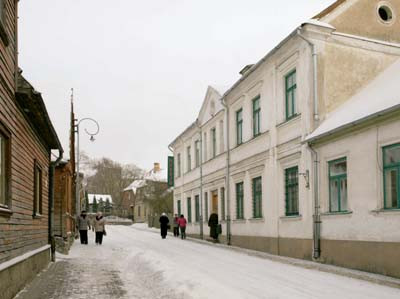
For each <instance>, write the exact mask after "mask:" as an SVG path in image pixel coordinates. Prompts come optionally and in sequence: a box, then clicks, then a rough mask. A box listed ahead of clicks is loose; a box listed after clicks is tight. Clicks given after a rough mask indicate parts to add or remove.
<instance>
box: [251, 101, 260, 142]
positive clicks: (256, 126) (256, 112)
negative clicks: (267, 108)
mask: <svg viewBox="0 0 400 299" xmlns="http://www.w3.org/2000/svg"><path fill="white" fill-rule="evenodd" d="M260 126H261V107H260V96H259V95H258V96H257V97H256V98H254V99H253V137H257V136H258V135H260V133H261V129H260Z"/></svg>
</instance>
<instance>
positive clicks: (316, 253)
mask: <svg viewBox="0 0 400 299" xmlns="http://www.w3.org/2000/svg"><path fill="white" fill-rule="evenodd" d="M308 147H309V149H310V150H311V152H312V153H313V160H314V161H313V162H314V175H313V179H314V215H313V220H314V225H313V232H314V234H313V236H314V238H313V241H314V242H313V243H314V249H313V258H314V259H318V258H319V257H320V256H321V214H320V211H319V208H320V207H319V194H318V186H319V184H318V163H319V160H318V153H317V151H315V150H314V149H313V148H312V146H311V144H310V143H308Z"/></svg>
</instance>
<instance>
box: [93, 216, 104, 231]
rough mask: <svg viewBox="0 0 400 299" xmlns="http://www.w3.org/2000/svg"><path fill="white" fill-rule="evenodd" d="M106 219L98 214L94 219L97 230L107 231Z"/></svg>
mask: <svg viewBox="0 0 400 299" xmlns="http://www.w3.org/2000/svg"><path fill="white" fill-rule="evenodd" d="M105 225H106V220H105V219H104V218H103V216H101V217H100V218H99V217H97V216H96V218H95V219H94V225H93V226H94V230H95V231H96V232H104V231H105Z"/></svg>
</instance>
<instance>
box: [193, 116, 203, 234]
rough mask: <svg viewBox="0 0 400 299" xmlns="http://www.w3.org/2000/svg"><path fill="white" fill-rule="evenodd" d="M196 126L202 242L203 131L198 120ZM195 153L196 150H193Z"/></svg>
mask: <svg viewBox="0 0 400 299" xmlns="http://www.w3.org/2000/svg"><path fill="white" fill-rule="evenodd" d="M196 125H197V127H198V128H199V129H200V145H199V146H200V154H199V155H200V239H201V240H204V227H203V226H204V223H203V150H202V149H203V130H202V129H201V125H200V122H199V119H197V120H196ZM195 151H196V149H195Z"/></svg>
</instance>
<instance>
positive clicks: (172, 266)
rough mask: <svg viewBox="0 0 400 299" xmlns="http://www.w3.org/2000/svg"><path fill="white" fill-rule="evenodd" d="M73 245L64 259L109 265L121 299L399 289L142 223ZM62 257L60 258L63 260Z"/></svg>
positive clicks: (395, 293)
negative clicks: (191, 238)
mask: <svg viewBox="0 0 400 299" xmlns="http://www.w3.org/2000/svg"><path fill="white" fill-rule="evenodd" d="M92 237H94V236H93V234H92V233H91V234H90V238H91V239H90V241H91V242H90V243H89V245H88V246H84V245H81V244H78V242H76V243H75V244H74V246H73V248H72V250H71V252H70V255H69V256H68V259H79V258H95V259H96V262H97V263H99V262H102V261H104V263H107V264H109V265H110V264H111V265H113V267H114V268H115V270H117V271H118V272H119V273H120V274H119V275H120V279H121V280H122V282H123V286H124V289H125V290H126V291H127V298H224V297H228V298H276V299H278V298H282V299H286V298H296V299H303V298H304V299H305V298H307V299H310V298H324V299H325V298H342V299H344V298H351V299H356V298H362V299H367V298H371V299H372V298H385V299H390V298H393V299H394V298H396V299H398V298H400V290H399V289H396V288H390V287H386V286H382V285H377V284H373V283H370V282H366V281H362V280H357V279H353V278H348V277H344V276H339V275H336V274H331V273H325V272H319V271H317V270H313V269H305V268H301V267H296V266H293V265H288V264H283V263H279V262H276V261H271V260H268V259H263V258H259V257H255V256H249V255H246V254H243V253H240V252H236V251H232V250H229V249H226V248H223V247H221V246H214V245H211V246H209V245H204V244H200V243H198V242H192V241H189V240H181V239H178V238H174V237H172V236H170V235H169V236H168V237H167V239H164V240H163V239H161V237H160V235H159V234H156V233H154V230H148V229H146V226H145V225H144V224H142V225H134V226H111V225H109V226H108V227H107V236H106V237H105V238H104V243H103V245H102V246H96V245H95V244H93V241H92V240H93V239H92ZM63 258H64V257H63Z"/></svg>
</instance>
